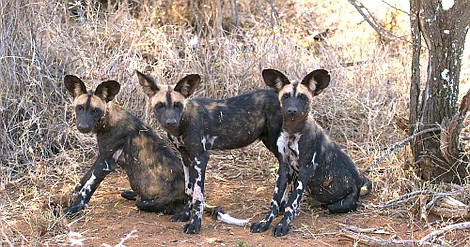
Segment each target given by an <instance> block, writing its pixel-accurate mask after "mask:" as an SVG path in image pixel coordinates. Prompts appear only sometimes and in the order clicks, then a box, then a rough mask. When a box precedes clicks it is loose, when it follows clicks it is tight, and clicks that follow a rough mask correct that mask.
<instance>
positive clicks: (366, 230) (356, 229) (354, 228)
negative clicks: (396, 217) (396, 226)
mask: <svg viewBox="0 0 470 247" xmlns="http://www.w3.org/2000/svg"><path fill="white" fill-rule="evenodd" d="M339 226H340V227H342V228H343V229H346V230H350V231H353V232H358V233H374V234H390V233H389V232H387V231H385V230H382V229H377V228H360V227H357V226H351V225H345V224H339Z"/></svg>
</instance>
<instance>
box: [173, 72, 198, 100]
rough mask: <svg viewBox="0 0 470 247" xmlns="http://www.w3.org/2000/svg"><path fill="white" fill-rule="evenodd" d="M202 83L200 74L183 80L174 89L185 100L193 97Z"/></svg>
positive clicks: (188, 76)
mask: <svg viewBox="0 0 470 247" xmlns="http://www.w3.org/2000/svg"><path fill="white" fill-rule="evenodd" d="M200 83H201V77H200V76H199V75H198V74H191V75H187V76H185V77H184V78H183V79H181V80H180V81H179V82H178V83H176V86H175V88H174V91H176V92H179V93H181V94H182V95H183V96H184V97H185V98H188V97H189V96H191V95H192V94H193V93H194V91H196V88H197V87H198V86H199V84H200Z"/></svg>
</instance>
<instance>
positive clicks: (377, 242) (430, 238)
mask: <svg viewBox="0 0 470 247" xmlns="http://www.w3.org/2000/svg"><path fill="white" fill-rule="evenodd" d="M340 227H342V229H341V233H340V234H339V235H340V236H344V237H347V238H351V239H354V240H356V241H361V242H363V243H365V244H367V245H371V246H435V244H434V242H435V241H436V238H437V237H439V236H441V235H443V234H445V233H447V232H449V231H453V230H464V229H468V228H470V222H462V223H457V224H453V225H449V226H446V227H444V228H441V229H438V230H434V231H432V232H430V233H429V234H427V235H426V236H424V237H423V238H421V239H419V240H395V239H389V240H384V239H381V238H374V237H369V236H366V235H363V234H360V233H357V232H355V231H354V230H351V227H350V226H344V225H340ZM353 229H354V228H353ZM359 229H361V228H359Z"/></svg>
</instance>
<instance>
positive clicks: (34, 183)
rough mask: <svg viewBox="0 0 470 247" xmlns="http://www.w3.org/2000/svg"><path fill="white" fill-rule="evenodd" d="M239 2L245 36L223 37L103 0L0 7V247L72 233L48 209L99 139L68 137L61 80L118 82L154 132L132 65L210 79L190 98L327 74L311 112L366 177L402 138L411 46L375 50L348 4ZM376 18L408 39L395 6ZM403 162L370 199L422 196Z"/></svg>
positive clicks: (151, 7)
mask: <svg viewBox="0 0 470 247" xmlns="http://www.w3.org/2000/svg"><path fill="white" fill-rule="evenodd" d="M173 2H175V3H174V4H175V6H180V5H181V4H180V3H179V2H178V1H173ZM238 2H239V11H240V13H239V16H240V22H241V24H242V25H241V28H240V30H238V31H237V30H233V31H232V32H230V33H224V34H221V33H220V32H217V31H216V30H215V28H214V27H213V26H209V27H208V33H207V35H206V36H204V37H201V36H198V34H197V33H196V32H195V31H194V29H193V28H192V27H191V26H190V25H189V21H187V19H185V18H186V16H185V15H184V14H182V13H181V12H180V11H178V9H177V8H176V7H175V8H176V9H175V8H170V9H168V8H167V7H165V6H163V5H161V3H159V1H155V2H150V1H145V2H144V3H142V4H135V3H134V2H132V4H127V1H122V2H120V1H118V2H117V3H115V2H113V1H108V4H110V5H108V6H106V7H104V6H103V5H99V4H97V3H93V1H52V2H50V1H34V0H22V1H14V0H2V1H1V2H0V14H1V16H2V18H1V20H0V30H1V36H0V87H1V91H0V95H1V97H0V120H1V121H0V123H1V126H0V142H1V149H0V152H1V155H0V162H1V163H0V164H1V166H0V169H1V170H0V190H1V191H2V192H1V199H0V200H1V203H0V210H1V212H2V214H1V218H0V226H1V229H2V241H3V242H4V243H16V244H18V243H20V244H21V243H26V244H28V245H30V244H31V245H32V244H44V243H56V242H61V241H64V238H65V235H64V233H65V232H66V230H67V229H66V228H65V227H64V226H63V225H62V224H61V223H60V222H61V218H60V217H59V218H57V217H55V216H54V215H53V211H54V210H55V208H52V207H50V206H48V205H51V203H50V202H54V203H58V204H62V205H66V204H67V203H68V200H69V199H68V198H67V195H68V194H69V193H70V190H71V188H72V187H73V186H74V185H75V183H76V182H77V181H78V180H79V177H80V176H81V174H82V172H83V169H84V167H86V166H88V165H89V164H91V163H92V160H93V158H94V157H95V153H96V150H95V145H96V144H95V141H94V138H93V136H89V135H82V134H79V133H77V131H76V130H75V129H74V124H73V115H72V112H71V109H70V108H69V106H70V98H69V95H68V94H67V92H66V91H65V89H64V87H63V85H62V80H63V77H64V75H66V74H74V75H77V76H79V77H81V78H83V79H84V80H85V81H86V82H87V83H88V87H89V88H94V87H95V86H96V85H97V84H98V83H99V82H100V81H103V80H108V79H115V80H118V81H119V82H120V83H121V84H122V89H121V92H120V94H119V95H118V96H117V101H118V102H119V103H121V104H122V105H123V107H125V108H126V109H128V110H129V111H131V112H132V113H134V114H135V115H137V116H138V117H140V118H142V119H143V120H144V121H145V122H147V123H149V124H151V125H152V126H154V127H155V128H158V125H157V124H156V122H155V120H154V119H153V118H152V116H151V114H150V113H149V111H148V110H147V109H146V107H143V106H144V105H145V102H146V96H145V95H144V94H143V93H142V91H141V89H140V87H139V85H138V83H137V80H136V77H135V75H134V71H135V70H136V69H138V70H141V71H145V72H148V73H151V74H152V75H153V76H154V77H155V78H156V80H157V81H158V82H160V83H174V82H176V81H177V80H178V79H179V78H181V77H182V76H183V75H185V74H187V73H199V74H201V76H202V78H203V83H202V86H201V88H200V89H199V90H198V91H197V93H196V96H199V97H213V98H225V97H230V96H234V95H237V94H239V93H241V92H246V91H249V90H255V89H258V88H266V86H265V85H264V83H263V81H262V79H261V76H260V74H261V70H262V69H264V68H276V69H279V70H281V71H283V72H285V73H286V75H288V76H289V77H290V78H291V79H301V78H302V77H303V76H304V75H306V74H307V73H308V72H309V71H311V70H313V69H315V68H320V67H321V68H325V69H328V70H330V71H331V74H332V78H333V79H332V83H331V87H330V88H329V89H327V90H325V93H324V94H323V95H321V96H319V97H318V98H317V99H316V100H315V107H314V109H315V110H314V114H315V116H316V117H317V119H318V121H319V122H320V123H321V125H322V126H324V128H325V129H326V130H327V131H328V132H329V133H330V135H331V136H332V137H333V138H334V139H335V140H337V142H338V143H340V144H341V145H342V146H343V147H344V148H345V149H347V151H348V152H349V153H350V154H351V155H352V157H353V158H354V160H355V161H356V162H357V164H358V165H359V166H360V167H364V166H366V165H367V164H368V163H369V162H371V161H372V160H373V159H374V158H375V157H377V156H378V155H379V154H380V153H381V152H383V151H384V150H385V149H386V148H389V147H390V145H391V144H392V143H394V142H396V141H399V140H400V139H402V138H404V137H405V133H404V132H403V131H402V130H400V129H398V128H397V127H396V125H395V124H394V116H395V115H398V116H401V117H407V115H408V111H407V105H408V96H407V95H408V84H409V78H410V74H409V73H410V72H409V71H410V69H409V68H410V52H411V51H410V45H409V44H408V43H407V42H405V41H403V40H397V41H392V42H383V41H381V40H380V38H379V37H378V36H377V35H376V34H375V33H374V32H373V31H372V30H371V29H370V28H369V27H368V26H367V25H366V24H364V23H362V21H361V19H360V16H358V14H356V13H355V10H354V9H353V8H352V7H351V6H348V4H347V1H340V0H330V1H311V2H307V1H275V6H276V8H277V11H278V15H273V12H272V9H271V7H270V5H269V4H268V2H262V1H256V0H243V1H242V0H240V1H238ZM178 4H180V5H178ZM183 5H184V4H183ZM163 10H166V11H167V12H166V15H165V14H164V12H163ZM382 12H383V13H385V15H384V16H383V17H382V20H383V21H385V23H386V22H387V21H388V22H390V23H391V22H392V20H391V19H387V18H389V17H387V13H388V16H391V14H390V13H393V14H394V15H396V16H395V18H398V20H399V25H397V26H394V27H393V28H394V30H393V31H394V32H396V33H397V34H398V35H400V36H401V35H403V36H404V39H406V38H407V36H406V35H407V34H408V31H407V30H408V24H407V16H406V15H403V14H397V13H395V10H393V9H390V8H388V9H382ZM382 12H380V13H382ZM273 24H274V25H273ZM326 29H329V30H331V33H329V35H328V38H327V39H326V40H325V41H315V40H313V39H312V37H313V36H314V34H315V33H316V32H321V31H324V30H326ZM354 62H358V63H355V64H354V65H352V66H348V65H347V64H348V63H354ZM408 153H409V152H408V150H407V149H406V148H405V149H403V150H401V151H400V152H399V153H398V155H391V156H390V157H389V158H388V159H386V160H385V161H384V162H382V164H380V165H379V166H377V167H374V168H373V169H372V170H371V171H370V173H369V177H371V178H372V180H373V182H374V186H375V189H374V194H375V196H374V198H375V199H373V201H372V203H377V204H379V203H383V202H385V201H387V200H389V199H392V198H394V197H395V196H397V195H400V194H403V193H405V192H407V191H412V190H414V189H416V188H420V187H421V186H423V184H421V183H420V182H417V181H418V180H416V178H414V177H413V175H412V173H411V172H410V171H409V170H403V169H402V168H403V165H404V164H405V163H406V162H408V159H409V154H408ZM266 169H268V168H266ZM44 205H46V207H44ZM52 205H54V204H52ZM402 213H404V214H409V210H408V211H406V212H402Z"/></svg>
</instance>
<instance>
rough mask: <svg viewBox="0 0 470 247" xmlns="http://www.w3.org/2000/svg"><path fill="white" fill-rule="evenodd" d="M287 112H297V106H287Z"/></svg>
mask: <svg viewBox="0 0 470 247" xmlns="http://www.w3.org/2000/svg"><path fill="white" fill-rule="evenodd" d="M287 113H290V114H293V113H297V108H295V107H289V108H287Z"/></svg>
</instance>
